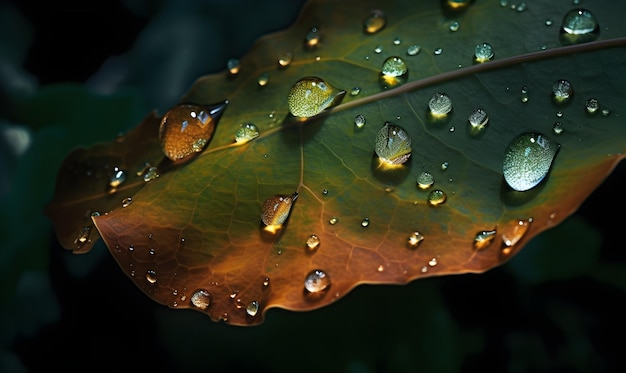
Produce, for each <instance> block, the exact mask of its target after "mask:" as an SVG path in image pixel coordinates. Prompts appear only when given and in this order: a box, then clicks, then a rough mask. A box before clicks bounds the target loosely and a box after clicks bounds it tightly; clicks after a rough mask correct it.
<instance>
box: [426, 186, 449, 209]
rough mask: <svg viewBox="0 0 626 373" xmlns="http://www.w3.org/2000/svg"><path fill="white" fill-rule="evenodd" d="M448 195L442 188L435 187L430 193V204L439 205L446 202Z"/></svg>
mask: <svg viewBox="0 0 626 373" xmlns="http://www.w3.org/2000/svg"><path fill="white" fill-rule="evenodd" d="M447 198H448V196H447V195H446V193H445V192H444V191H443V190H441V189H435V190H433V191H431V192H430V194H428V204H429V205H431V206H438V205H441V204H442V203H444V202H446V199H447Z"/></svg>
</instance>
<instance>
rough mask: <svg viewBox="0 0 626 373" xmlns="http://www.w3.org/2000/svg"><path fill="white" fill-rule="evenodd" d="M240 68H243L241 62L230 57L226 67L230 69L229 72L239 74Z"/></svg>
mask: <svg viewBox="0 0 626 373" xmlns="http://www.w3.org/2000/svg"><path fill="white" fill-rule="evenodd" d="M240 68H241V64H240V63H239V60H238V59H236V58H230V59H229V60H228V61H226V69H227V70H228V73H229V74H230V75H237V74H239V69H240Z"/></svg>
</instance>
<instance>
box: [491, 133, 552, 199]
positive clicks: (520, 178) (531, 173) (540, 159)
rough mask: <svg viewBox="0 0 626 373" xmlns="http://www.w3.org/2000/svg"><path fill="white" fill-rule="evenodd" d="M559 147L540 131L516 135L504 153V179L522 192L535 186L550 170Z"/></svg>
mask: <svg viewBox="0 0 626 373" xmlns="http://www.w3.org/2000/svg"><path fill="white" fill-rule="evenodd" d="M559 147H560V145H559V144H558V143H556V142H554V141H552V140H550V139H549V138H547V137H545V136H544V135H542V134H539V133H534V132H527V133H524V134H522V135H520V136H518V137H516V138H515V139H514V140H513V141H511V143H510V144H509V146H508V147H507V148H506V151H505V153H504V162H503V165H502V171H503V173H504V180H505V181H506V183H507V184H508V185H509V186H510V187H511V188H513V189H514V190H517V191H520V192H523V191H526V190H529V189H532V188H534V187H535V186H537V184H539V183H540V182H541V181H542V180H543V179H544V178H545V177H546V175H547V174H548V171H550V167H551V166H552V162H553V161H554V157H555V156H556V153H557V152H558V150H559Z"/></svg>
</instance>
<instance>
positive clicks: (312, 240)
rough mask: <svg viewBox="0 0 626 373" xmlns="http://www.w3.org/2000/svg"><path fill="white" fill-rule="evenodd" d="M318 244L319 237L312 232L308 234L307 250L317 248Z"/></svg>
mask: <svg viewBox="0 0 626 373" xmlns="http://www.w3.org/2000/svg"><path fill="white" fill-rule="evenodd" d="M319 245H320V238H319V237H318V236H317V235H315V234H312V235H310V236H309V238H307V239H306V248H307V249H308V250H309V251H314V250H315V249H317V248H318V247H319Z"/></svg>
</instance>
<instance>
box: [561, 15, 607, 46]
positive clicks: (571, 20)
mask: <svg viewBox="0 0 626 373" xmlns="http://www.w3.org/2000/svg"><path fill="white" fill-rule="evenodd" d="M599 31H600V26H599V25H598V21H597V20H596V17H595V16H594V15H593V14H592V13H591V12H590V11H588V10H586V9H572V10H570V11H569V12H567V13H566V14H565V16H564V17H563V22H562V23H561V42H562V43H563V44H578V43H585V42H588V41H592V40H594V39H596V38H597V37H598V33H599Z"/></svg>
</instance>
